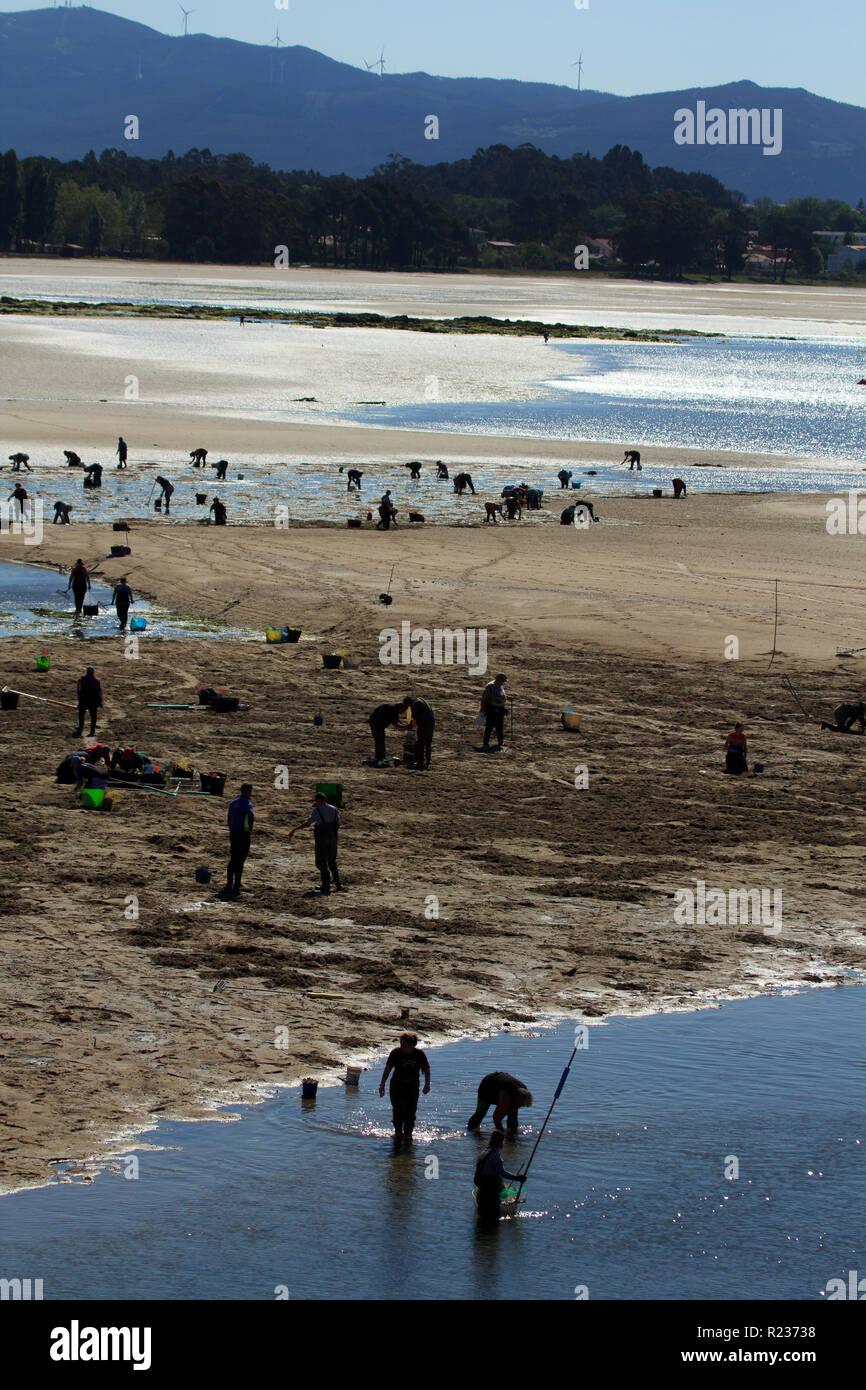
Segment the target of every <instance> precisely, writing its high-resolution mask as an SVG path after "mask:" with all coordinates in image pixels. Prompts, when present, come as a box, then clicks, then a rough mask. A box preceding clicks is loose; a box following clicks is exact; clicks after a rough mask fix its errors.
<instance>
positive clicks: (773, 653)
mask: <svg viewBox="0 0 866 1390" xmlns="http://www.w3.org/2000/svg"><path fill="white" fill-rule="evenodd" d="M778 630H779V581H778V579H777V580H776V612H775V616H774V618H773V650H772V651H771V653H770V666H772V664H773V662H774V660H775V658H776V633H777V632H778ZM770 666H768V667H767V670H768V671H769V669H770Z"/></svg>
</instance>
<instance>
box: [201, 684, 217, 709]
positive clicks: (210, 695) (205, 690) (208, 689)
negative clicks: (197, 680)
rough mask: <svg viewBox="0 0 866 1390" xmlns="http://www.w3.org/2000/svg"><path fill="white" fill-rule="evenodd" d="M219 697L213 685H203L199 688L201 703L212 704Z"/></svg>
mask: <svg viewBox="0 0 866 1390" xmlns="http://www.w3.org/2000/svg"><path fill="white" fill-rule="evenodd" d="M217 698H218V696H217V693H216V691H215V690H214V689H213V687H212V686H209V685H203V686H201V687H200V688H199V692H198V702H199V704H200V705H212V704H213V702H214V700H216V699H217Z"/></svg>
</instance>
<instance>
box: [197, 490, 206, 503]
mask: <svg viewBox="0 0 866 1390" xmlns="http://www.w3.org/2000/svg"><path fill="white" fill-rule="evenodd" d="M195 500H196V502H197V503H198V505H199V506H200V507H203V506H204V504H205V502H206V501H207V493H206V492H197V493H196V495H195Z"/></svg>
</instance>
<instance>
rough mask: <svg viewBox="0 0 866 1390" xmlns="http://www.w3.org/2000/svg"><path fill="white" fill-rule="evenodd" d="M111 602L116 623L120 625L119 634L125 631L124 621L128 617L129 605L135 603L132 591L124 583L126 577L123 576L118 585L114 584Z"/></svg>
mask: <svg viewBox="0 0 866 1390" xmlns="http://www.w3.org/2000/svg"><path fill="white" fill-rule="evenodd" d="M111 602H112V603H113V604H114V607H115V610H116V612H117V621H118V622H119V623H120V630H121V632H125V631H126V620H127V618H128V616H129V605H130V604H131V603H134V602H135V599H134V598H133V597H132V589H131V588H130V587H129V585H128V584H127V582H126V575H123V577H122V579H121V581H120V583H119V584H115V586H114V593H113V594H112V595H111Z"/></svg>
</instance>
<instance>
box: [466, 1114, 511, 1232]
mask: <svg viewBox="0 0 866 1390" xmlns="http://www.w3.org/2000/svg"><path fill="white" fill-rule="evenodd" d="M504 1143H505V1135H504V1134H503V1133H502V1131H501V1130H494V1132H493V1133H492V1134H491V1136H490V1139H489V1141H488V1144H487V1148H486V1149H485V1150H484V1153H483V1154H482V1155H481V1157H480V1158H479V1160H478V1162H477V1163H476V1165H475V1202H476V1206H477V1207H478V1219H479V1220H480V1221H498V1220H499V1198H500V1195H501V1193H502V1179H503V1178H508V1180H509V1181H510V1182H520V1181H521V1174H520V1173H508V1172H506V1169H505V1165H504V1164H503V1162H502V1154H501V1152H500V1150H501V1149H502V1145H503V1144H504Z"/></svg>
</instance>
